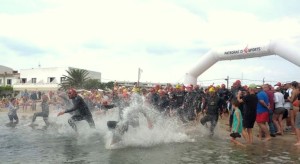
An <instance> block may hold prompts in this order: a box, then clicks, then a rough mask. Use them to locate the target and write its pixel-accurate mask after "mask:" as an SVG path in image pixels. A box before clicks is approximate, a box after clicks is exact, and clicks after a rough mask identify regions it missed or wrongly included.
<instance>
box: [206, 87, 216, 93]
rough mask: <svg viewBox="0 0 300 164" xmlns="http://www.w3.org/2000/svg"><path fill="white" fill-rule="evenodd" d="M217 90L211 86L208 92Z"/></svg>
mask: <svg viewBox="0 0 300 164" xmlns="http://www.w3.org/2000/svg"><path fill="white" fill-rule="evenodd" d="M215 91H216V90H215V88H214V87H210V88H209V89H208V92H215Z"/></svg>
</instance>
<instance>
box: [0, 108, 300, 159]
mask: <svg viewBox="0 0 300 164" xmlns="http://www.w3.org/2000/svg"><path fill="white" fill-rule="evenodd" d="M150 110H151V109H150ZM150 113H151V112H150ZM152 114H153V115H152V119H153V128H152V129H149V128H148V127H147V121H146V119H145V118H144V117H143V116H142V115H140V118H139V119H140V120H139V121H140V126H139V127H137V128H129V129H128V131H127V132H126V133H125V134H124V135H123V136H122V140H121V142H120V143H117V144H115V145H111V144H110V143H111V136H112V132H111V131H110V130H109V129H108V128H107V125H106V122H107V121H110V120H115V121H118V119H119V118H118V109H113V110H111V111H110V112H107V113H106V114H103V113H102V114H95V113H94V114H93V117H94V120H95V124H96V129H90V128H89V126H88V123H87V122H85V121H81V122H79V123H78V129H79V135H78V136H77V135H76V134H75V132H74V131H73V130H72V129H71V127H70V126H69V125H68V119H69V118H70V117H71V115H69V114H64V115H62V116H60V117H57V116H56V115H57V113H55V112H54V111H51V113H50V116H49V121H51V122H53V123H55V125H56V126H55V127H49V128H48V129H47V130H45V131H44V130H37V129H35V130H34V129H32V128H31V127H29V126H27V125H28V124H29V123H30V122H31V117H30V116H31V115H32V114H24V113H19V118H20V122H19V124H18V125H17V126H16V127H15V128H10V127H7V126H5V123H7V122H8V117H7V115H6V113H3V112H2V113H1V114H0V122H1V125H0V161H1V163H80V164H81V163H103V164H105V163H111V164H115V163H116V164H118V163H120V164H124V163H143V164H153V163H157V164H163V163H172V164H177V163H178V164H179V163H180V164H184V163H230V164H232V163H300V159H299V155H298V154H299V153H300V150H299V148H297V147H295V146H293V144H292V143H289V142H282V140H276V139H274V140H272V141H270V142H256V143H255V144H254V145H251V146H247V147H246V148H244V147H240V146H235V145H233V144H232V143H230V141H229V134H227V133H228V132H226V131H224V130H222V129H220V128H219V126H217V128H216V129H215V130H216V133H215V135H214V136H213V137H210V136H209V135H208V131H207V130H206V128H205V127H203V126H202V125H200V124H196V125H183V124H182V123H181V122H180V121H178V119H177V118H176V117H171V118H169V117H164V116H161V115H160V114H159V113H155V112H152ZM36 123H37V124H39V127H42V126H43V125H44V124H45V123H44V122H43V119H42V118H41V117H38V118H37V120H36Z"/></svg>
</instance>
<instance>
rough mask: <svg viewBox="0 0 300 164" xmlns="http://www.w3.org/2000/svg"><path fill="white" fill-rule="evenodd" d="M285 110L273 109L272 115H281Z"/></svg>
mask: <svg viewBox="0 0 300 164" xmlns="http://www.w3.org/2000/svg"><path fill="white" fill-rule="evenodd" d="M284 111H285V109H284V108H283V107H279V108H275V110H274V113H275V114H283V113H284Z"/></svg>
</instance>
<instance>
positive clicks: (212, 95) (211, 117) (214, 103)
mask: <svg viewBox="0 0 300 164" xmlns="http://www.w3.org/2000/svg"><path fill="white" fill-rule="evenodd" d="M208 92H209V95H208V97H207V99H206V100H205V101H206V102H207V103H206V107H205V112H204V113H206V115H205V116H204V117H202V118H201V120H200V123H201V124H202V125H206V123H207V122H210V136H213V135H214V129H215V127H216V125H217V122H218V119H219V113H220V111H221V107H222V103H221V99H220V98H219V96H218V95H217V94H216V91H215V89H214V88H213V87H211V88H209V90H208Z"/></svg>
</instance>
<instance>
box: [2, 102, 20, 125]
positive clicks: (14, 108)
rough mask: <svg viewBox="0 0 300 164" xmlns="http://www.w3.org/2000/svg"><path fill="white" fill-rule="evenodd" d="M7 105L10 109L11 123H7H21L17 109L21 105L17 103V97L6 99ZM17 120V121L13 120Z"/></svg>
mask: <svg viewBox="0 0 300 164" xmlns="http://www.w3.org/2000/svg"><path fill="white" fill-rule="evenodd" d="M5 106H6V108H7V109H8V118H9V123H7V125H8V126H13V125H16V124H18V123H19V118H18V115H17V110H18V109H19V106H18V104H17V101H16V98H11V99H10V100H6V102H5ZM13 120H15V121H16V122H13Z"/></svg>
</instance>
